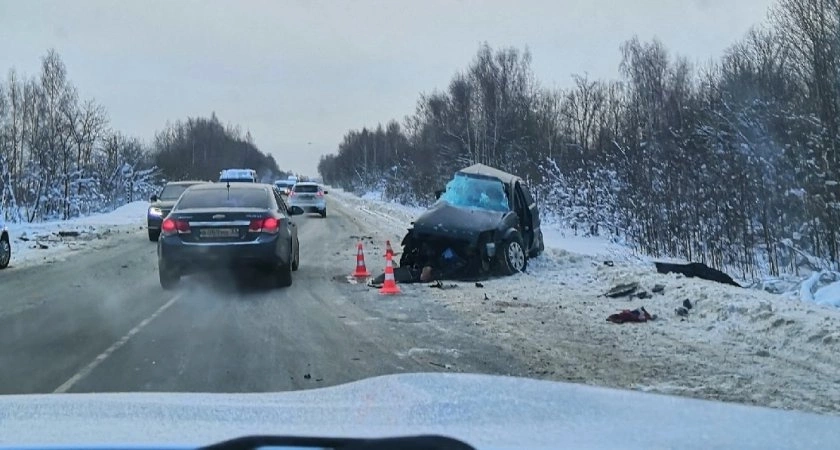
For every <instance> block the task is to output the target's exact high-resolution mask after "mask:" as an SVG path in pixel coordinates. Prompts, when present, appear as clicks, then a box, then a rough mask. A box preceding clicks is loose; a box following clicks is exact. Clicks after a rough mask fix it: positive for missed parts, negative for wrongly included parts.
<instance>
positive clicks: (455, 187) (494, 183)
mask: <svg viewBox="0 0 840 450" xmlns="http://www.w3.org/2000/svg"><path fill="white" fill-rule="evenodd" d="M440 201H444V202H446V203H449V204H450V205H452V206H458V207H462V208H477V209H487V210H490V211H500V212H507V211H510V204H509V203H508V196H507V194H506V193H505V185H504V183H502V182H501V181H498V180H495V179H491V178H478V177H470V176H466V175H461V174H458V175H455V177H454V178H453V179H452V180H451V181H450V182H449V183H447V184H446V191H445V192H444V193H443V195H441V196H440Z"/></svg>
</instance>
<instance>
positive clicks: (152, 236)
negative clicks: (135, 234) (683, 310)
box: [149, 230, 160, 242]
mask: <svg viewBox="0 0 840 450" xmlns="http://www.w3.org/2000/svg"><path fill="white" fill-rule="evenodd" d="M159 238H160V230H149V240H150V241H152V242H157V240H158V239H159Z"/></svg>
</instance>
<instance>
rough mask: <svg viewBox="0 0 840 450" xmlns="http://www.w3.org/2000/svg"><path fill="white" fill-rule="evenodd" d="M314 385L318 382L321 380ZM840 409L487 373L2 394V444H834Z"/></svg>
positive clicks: (607, 446) (838, 437) (839, 427)
mask: <svg viewBox="0 0 840 450" xmlns="http://www.w3.org/2000/svg"><path fill="white" fill-rule="evenodd" d="M314 385H315V383H314V382H313V386H314ZM838 430H840V417H834V416H821V415H816V414H809V413H803V412H796V411H783V410H775V409H768V408H759V407H753V406H746V405H738V404H730V403H721V402H712V401H704V400H694V399H688V398H681V397H672V396H664V395H657V394H649V393H643V392H638V391H626V390H615V389H607V388H599V387H593V386H586V385H578V384H570V383H560V382H552V381H541V380H533V379H526V378H513V377H501V376H490V375H468V374H441V373H434V374H431V373H428V374H427V373H418V374H403V375H388V376H381V377H374V378H368V379H365V380H362V381H358V382H353V383H348V384H344V385H338V386H333V387H326V388H320V389H310V390H302V391H290V392H279V393H255V394H191V393H178V394H174V393H173V394H165V393H127V394H101V393H97V394H44V395H7V396H0V448H2V447H3V446H4V445H5V446H12V445H35V444H47V445H81V444H86V445H96V444H122V445H126V444H130V445H140V444H142V445H197V444H208V443H211V442H214V441H219V440H223V439H228V438H232V437H237V436H242V435H253V434H274V435H302V436H330V437H337V436H338V437H383V436H396V435H409V434H442V435H447V436H450V437H454V438H456V439H461V440H464V441H465V442H467V443H469V444H472V445H474V446H476V447H478V448H493V449H506V448H510V449H513V448H517V449H518V448H575V449H577V448H592V449H601V448H603V449H613V448H631V449H635V448H638V449H647V448H680V449H707V448H739V449H767V448H803V449H805V448H809V449H810V448H837V447H838V444H840V434H838Z"/></svg>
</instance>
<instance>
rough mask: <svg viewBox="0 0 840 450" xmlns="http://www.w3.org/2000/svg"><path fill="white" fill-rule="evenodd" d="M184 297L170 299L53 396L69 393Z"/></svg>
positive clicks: (62, 385)
mask: <svg viewBox="0 0 840 450" xmlns="http://www.w3.org/2000/svg"><path fill="white" fill-rule="evenodd" d="M183 295H184V294H178V295H176V296H174V297H172V298H171V299H169V301H168V302H166V303H164V304H163V305H162V306H161V307H160V308H158V309H157V311H155V312H153V313H152V315H151V316H149V317H146V318H145V319H143V321H141V322H140V323H138V324H137V325H136V326H135V327H134V328H132V329H131V331H129V332H128V333H126V334H125V336H123V337H121V338H120V339H119V340H118V341H117V342H114V343H113V344H111V346H110V347H108V348H107V349H106V350H105V351H104V352H102V353H100V354H99V355H98V356H97V357H96V358H94V359H93V361H91V362H90V364H88V365H86V366H85V367H83V368H82V370H80V371H79V372H78V373H76V374H75V375H73V376H72V377H70V379H68V380H67V381H65V382H64V383H62V384H61V386H59V387H58V388H56V390H54V391H53V394H63V393H65V392H67V391H69V390H70V388H72V387H73V385H75V384H76V383H78V382H79V381H81V380H82V379H83V378H85V377H86V376H88V375H90V373H91V372H93V369H96V367H97V366H99V365H100V364H102V361H105V359H107V358H108V357H109V356H111V354H113V353H114V352H115V351H117V350H119V349H120V347H122V346H123V345H125V344H126V342H128V340H129V339H131V338H132V337H133V336H134V335H135V334H137V333H139V332H140V330H142V329H143V328H145V327H146V325H148V324H149V323H150V322H151V321H153V320H155V318H156V317H157V316H159V315H161V313H163V312H164V311H166V310H167V309H169V307H170V306H172V305H173V304H174V303H175V302H176V301H177V300H178V299H179V298H181V296H183Z"/></svg>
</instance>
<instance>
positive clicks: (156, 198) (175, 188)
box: [146, 181, 205, 242]
mask: <svg viewBox="0 0 840 450" xmlns="http://www.w3.org/2000/svg"><path fill="white" fill-rule="evenodd" d="M202 183H205V182H204V181H173V182H170V183H166V186H164V187H163V189H162V190H161V191H160V194H156V195H153V196H152V198H151V199H149V201H150V202H151V204H150V205H149V210H148V212H147V213H146V228H148V229H149V240H150V241H152V242H155V241H157V240H158V237H159V236H160V224H161V223H162V222H163V219H164V218H165V217H166V216H167V215H168V214H169V211H171V210H172V207H173V206H174V205H175V202H177V201H178V198H179V197H180V196H181V194H182V193H183V192H184V191H185V190H187V188H188V187H190V186H194V185H196V184H202Z"/></svg>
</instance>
